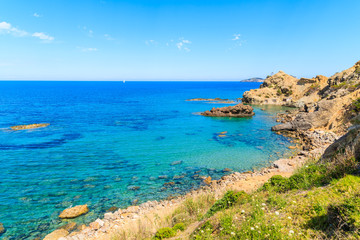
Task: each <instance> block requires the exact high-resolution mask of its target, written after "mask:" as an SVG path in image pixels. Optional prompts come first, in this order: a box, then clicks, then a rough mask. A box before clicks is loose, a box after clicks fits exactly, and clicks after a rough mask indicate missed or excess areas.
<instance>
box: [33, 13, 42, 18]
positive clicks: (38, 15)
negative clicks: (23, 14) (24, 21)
mask: <svg viewBox="0 0 360 240" xmlns="http://www.w3.org/2000/svg"><path fill="white" fill-rule="evenodd" d="M33 16H34V17H37V18H39V17H41V15H40V14H38V13H34V15H33Z"/></svg>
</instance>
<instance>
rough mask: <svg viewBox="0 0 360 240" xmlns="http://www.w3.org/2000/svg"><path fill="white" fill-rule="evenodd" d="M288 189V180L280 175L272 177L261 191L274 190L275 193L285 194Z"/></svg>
mask: <svg viewBox="0 0 360 240" xmlns="http://www.w3.org/2000/svg"><path fill="white" fill-rule="evenodd" d="M289 189H290V184H289V179H288V178H285V177H283V176H280V175H275V176H272V177H271V178H270V179H269V181H268V182H266V183H265V184H264V185H263V187H262V190H275V192H285V191H287V190H289Z"/></svg>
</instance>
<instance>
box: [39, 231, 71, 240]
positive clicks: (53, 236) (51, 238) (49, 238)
mask: <svg viewBox="0 0 360 240" xmlns="http://www.w3.org/2000/svg"><path fill="white" fill-rule="evenodd" d="M68 234H69V232H68V231H66V230H65V229H57V230H55V231H53V232H52V233H50V234H48V235H46V236H45V238H44V239H43V240H58V239H59V238H63V237H66V236H67V235H68Z"/></svg>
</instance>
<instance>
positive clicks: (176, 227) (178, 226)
mask: <svg viewBox="0 0 360 240" xmlns="http://www.w3.org/2000/svg"><path fill="white" fill-rule="evenodd" d="M172 229H173V230H174V231H177V230H180V231H184V230H185V224H184V223H177V224H175V225H174V226H173V227H172Z"/></svg>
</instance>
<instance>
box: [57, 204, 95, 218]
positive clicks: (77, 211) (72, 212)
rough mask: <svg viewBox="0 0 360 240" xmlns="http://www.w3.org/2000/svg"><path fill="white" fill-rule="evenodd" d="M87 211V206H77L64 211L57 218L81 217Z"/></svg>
mask: <svg viewBox="0 0 360 240" xmlns="http://www.w3.org/2000/svg"><path fill="white" fill-rule="evenodd" d="M88 211H89V208H88V206H87V204H85V205H77V206H75V207H72V208H68V209H65V210H64V211H62V212H61V213H60V215H59V218H76V217H78V216H81V215H83V214H85V213H87V212H88Z"/></svg>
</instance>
